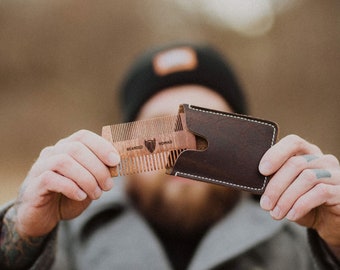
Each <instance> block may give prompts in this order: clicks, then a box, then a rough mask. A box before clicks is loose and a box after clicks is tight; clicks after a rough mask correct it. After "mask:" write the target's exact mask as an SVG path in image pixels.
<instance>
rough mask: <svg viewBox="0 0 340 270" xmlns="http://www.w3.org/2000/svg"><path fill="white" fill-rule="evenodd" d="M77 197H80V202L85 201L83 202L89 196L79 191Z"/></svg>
mask: <svg viewBox="0 0 340 270" xmlns="http://www.w3.org/2000/svg"><path fill="white" fill-rule="evenodd" d="M77 197H78V199H79V201H83V200H85V199H86V197H87V195H86V193H85V192H84V191H82V190H79V191H78V192H77Z"/></svg>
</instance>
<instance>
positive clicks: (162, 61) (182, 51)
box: [153, 47, 198, 76]
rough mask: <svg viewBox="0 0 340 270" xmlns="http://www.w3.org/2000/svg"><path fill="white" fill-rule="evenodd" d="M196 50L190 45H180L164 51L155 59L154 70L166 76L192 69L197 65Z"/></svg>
mask: <svg viewBox="0 0 340 270" xmlns="http://www.w3.org/2000/svg"><path fill="white" fill-rule="evenodd" d="M197 65H198V59H197V55H196V52H195V51H194V50H193V49H192V48H190V47H179V48H176V49H170V50H168V51H163V52H160V53H158V54H156V56H155V57H154V59H153V68H154V72H155V73H156V74H157V75H159V76H165V75H168V74H170V73H174V72H182V71H190V70H193V69H195V68H196V67H197Z"/></svg>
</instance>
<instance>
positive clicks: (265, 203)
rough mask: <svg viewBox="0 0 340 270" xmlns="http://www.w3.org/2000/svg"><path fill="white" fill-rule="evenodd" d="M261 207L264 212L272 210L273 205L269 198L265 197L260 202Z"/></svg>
mask: <svg viewBox="0 0 340 270" xmlns="http://www.w3.org/2000/svg"><path fill="white" fill-rule="evenodd" d="M260 206H261V208H262V209H264V210H270V209H271V208H272V203H271V201H270V199H269V198H268V196H266V195H263V196H262V197H261V200H260Z"/></svg>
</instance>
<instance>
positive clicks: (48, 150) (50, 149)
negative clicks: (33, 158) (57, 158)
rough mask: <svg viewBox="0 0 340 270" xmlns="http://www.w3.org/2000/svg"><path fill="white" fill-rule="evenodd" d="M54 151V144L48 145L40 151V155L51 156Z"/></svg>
mask: <svg viewBox="0 0 340 270" xmlns="http://www.w3.org/2000/svg"><path fill="white" fill-rule="evenodd" d="M52 152H53V146H47V147H45V148H43V149H42V150H41V151H40V155H39V157H45V156H49V155H50V154H51V153H52Z"/></svg>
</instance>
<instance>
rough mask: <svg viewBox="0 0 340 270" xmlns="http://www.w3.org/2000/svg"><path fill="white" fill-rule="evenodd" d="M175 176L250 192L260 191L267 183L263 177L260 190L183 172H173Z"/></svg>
mask: <svg viewBox="0 0 340 270" xmlns="http://www.w3.org/2000/svg"><path fill="white" fill-rule="evenodd" d="M175 176H181V177H188V176H191V177H196V178H199V179H202V180H205V181H210V182H216V183H220V184H223V185H226V184H228V185H230V186H234V187H238V188H244V189H250V190H256V191H258V190H262V189H263V188H264V187H265V185H266V183H267V176H265V177H264V181H263V185H262V187H260V188H254V187H249V186H243V185H238V184H234V183H230V182H227V181H221V180H217V179H213V178H208V177H203V176H199V175H195V174H190V173H183V172H175Z"/></svg>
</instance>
